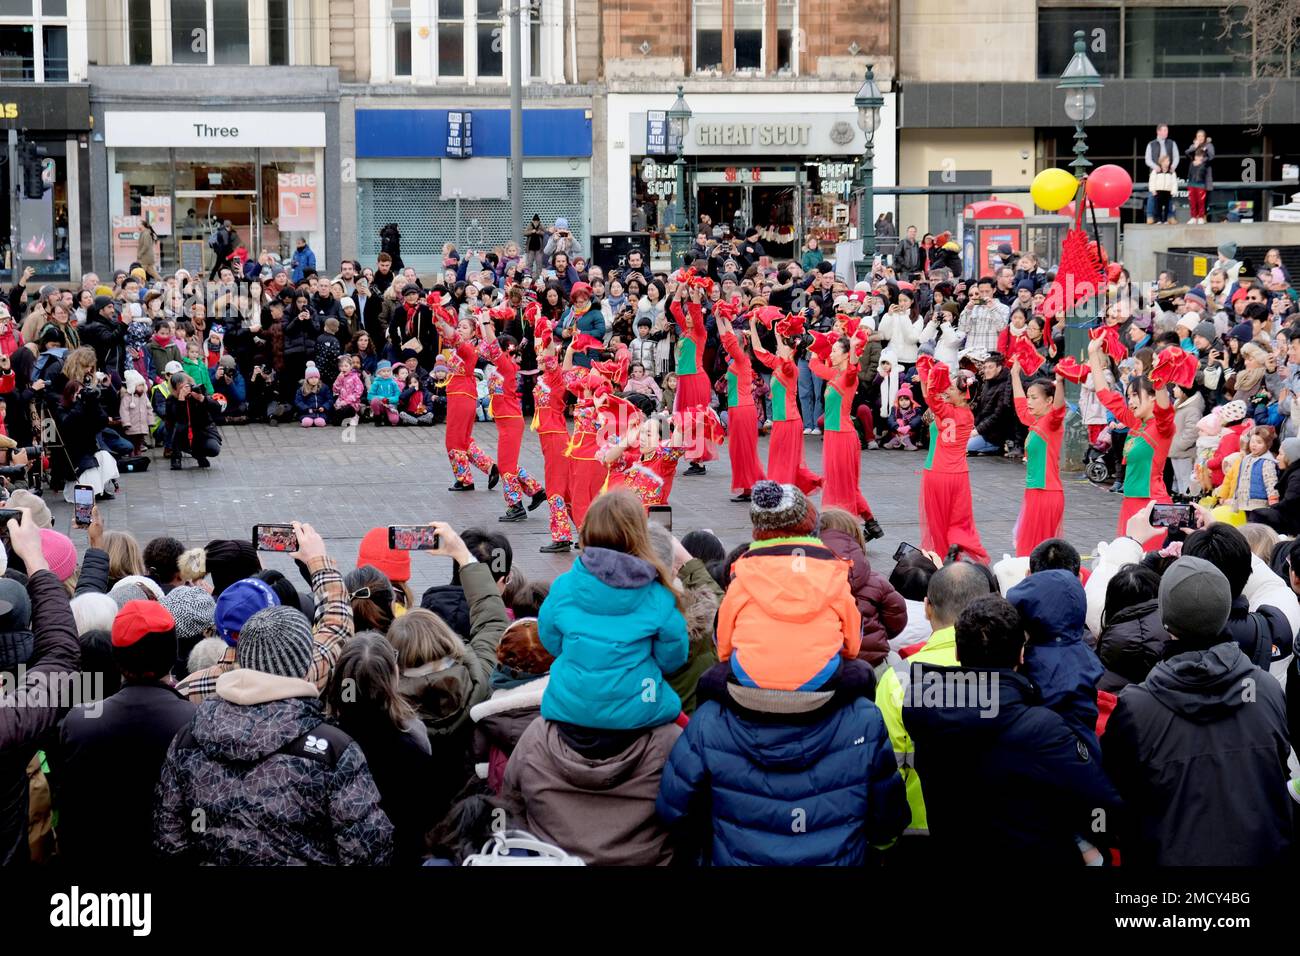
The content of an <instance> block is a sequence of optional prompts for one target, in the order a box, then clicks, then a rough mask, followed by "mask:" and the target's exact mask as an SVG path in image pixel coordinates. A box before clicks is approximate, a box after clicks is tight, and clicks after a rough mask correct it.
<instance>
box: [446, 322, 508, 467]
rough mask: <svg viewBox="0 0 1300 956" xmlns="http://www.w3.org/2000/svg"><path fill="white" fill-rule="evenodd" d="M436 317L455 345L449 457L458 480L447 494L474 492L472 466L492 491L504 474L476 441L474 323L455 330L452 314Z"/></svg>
mask: <svg viewBox="0 0 1300 956" xmlns="http://www.w3.org/2000/svg"><path fill="white" fill-rule="evenodd" d="M434 314H435V315H437V316H438V317H439V319H440V321H439V322H438V331H439V332H440V333H441V335H442V337H443V341H444V342H447V343H449V344H451V345H452V347H453V351H452V353H451V355H449V356H448V357H447V365H448V367H449V368H450V369H451V377H450V378H449V379H448V380H447V435H446V442H447V457H448V458H449V459H451V473H452V476H453V477H454V479H455V482H454V484H452V486H451V487H450V488H448V489H447V490H448V491H473V490H474V473H473V472H472V471H471V470H470V465H473V466H474V467H475V468H477V469H479V470H480V471H481V472H483V473H484V474H485V475H487V476H488V488H489V490H490V489H492V488H495V487H496V486H497V482H498V481H500V480H501V472H500V471H499V470H498V469H497V466H496V465H494V464H493V463H492V459H491V458H489V457H488V456H487V454H486V453H484V451H483V449H481V448H479V446H478V443H477V442H475V441H474V409H475V408H477V407H478V382H477V380H476V379H475V378H474V368H475V366H476V365H477V364H478V350H477V349H476V348H475V347H474V323H473V322H472V321H471V320H469V319H461V320H460V321H459V322H457V323H456V327H455V328H452V326H451V324H450V323H449V322H447V321H446V319H447V318H450V314H449V313H447V312H446V310H444V309H442V308H441V307H440V306H439V307H436V308H435V310H434Z"/></svg>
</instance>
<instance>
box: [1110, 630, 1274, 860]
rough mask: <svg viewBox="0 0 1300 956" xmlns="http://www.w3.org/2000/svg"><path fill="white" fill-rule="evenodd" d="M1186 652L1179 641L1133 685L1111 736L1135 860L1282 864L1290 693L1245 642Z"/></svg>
mask: <svg viewBox="0 0 1300 956" xmlns="http://www.w3.org/2000/svg"><path fill="white" fill-rule="evenodd" d="M1178 647H1179V645H1178V642H1177V641H1171V642H1170V644H1169V647H1168V648H1167V649H1166V659H1165V660H1163V661H1161V662H1160V663H1159V664H1157V665H1156V666H1155V668H1154V669H1153V670H1152V671H1151V673H1150V674H1149V675H1148V676H1147V679H1146V680H1145V681H1143V682H1142V683H1141V684H1132V685H1130V686H1128V687H1126V688H1124V691H1123V692H1122V693H1121V694H1120V695H1119V703H1118V704H1117V705H1116V706H1115V710H1114V712H1113V713H1112V714H1111V715H1110V720H1109V722H1108V723H1107V725H1106V734H1105V736H1104V737H1103V738H1102V739H1103V741H1104V742H1105V747H1104V757H1105V766H1106V772H1107V773H1108V774H1109V775H1110V778H1111V780H1113V781H1114V782H1115V786H1116V787H1117V788H1118V789H1119V792H1120V793H1121V794H1122V795H1123V797H1124V803H1125V813H1124V815H1123V817H1122V825H1121V827H1120V839H1121V846H1122V848H1123V853H1124V862H1125V863H1126V864H1129V863H1132V864H1136V865H1138V866H1267V865H1269V864H1274V863H1279V862H1282V861H1284V860H1286V859H1287V858H1288V857H1289V851H1290V847H1291V841H1292V829H1293V827H1292V811H1293V810H1294V809H1295V806H1294V804H1293V803H1292V801H1291V798H1290V797H1289V796H1288V795H1287V778H1288V776H1289V774H1288V771H1287V757H1288V755H1289V754H1290V752H1291V746H1290V743H1289V742H1288V740H1287V722H1286V701H1285V695H1284V693H1283V691H1282V688H1281V686H1280V685H1279V684H1278V682H1277V681H1276V680H1273V679H1272V678H1270V677H1268V676H1266V672H1265V671H1262V670H1260V669H1259V668H1258V667H1256V666H1254V665H1253V664H1252V663H1251V662H1250V659H1249V658H1248V657H1247V656H1246V655H1245V654H1244V653H1242V651H1241V648H1239V647H1238V646H1237V645H1235V644H1232V643H1226V642H1225V643H1223V644H1218V645H1215V646H1214V647H1211V648H1209V649H1208V650H1193V651H1187V652H1184V653H1181V654H1180V653H1177V650H1178ZM1168 651H1174V653H1173V654H1169V653H1168ZM1246 687H1248V688H1250V690H1251V693H1243V688H1246Z"/></svg>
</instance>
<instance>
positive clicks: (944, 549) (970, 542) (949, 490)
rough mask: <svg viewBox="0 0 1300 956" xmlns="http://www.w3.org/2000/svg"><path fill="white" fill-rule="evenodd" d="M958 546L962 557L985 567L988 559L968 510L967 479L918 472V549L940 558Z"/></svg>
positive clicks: (972, 513)
mask: <svg viewBox="0 0 1300 956" xmlns="http://www.w3.org/2000/svg"><path fill="white" fill-rule="evenodd" d="M954 544H955V545H959V546H960V547H961V550H962V555H963V556H965V555H969V556H970V557H972V558H974V559H975V560H976V561H981V562H984V563H988V560H989V555H988V552H987V551H985V550H984V545H982V544H980V533H979V531H978V530H976V528H975V512H974V508H973V507H972V506H971V498H970V475H969V474H968V473H966V472H958V473H957V474H949V473H947V472H939V471H926V470H924V469H922V471H921V547H922V548H924V549H925V550H926V551H933V552H935V553H936V554H938V555H939V557H941V558H946V557H947V556H948V549H949V548H950V547H952V546H953V545H954Z"/></svg>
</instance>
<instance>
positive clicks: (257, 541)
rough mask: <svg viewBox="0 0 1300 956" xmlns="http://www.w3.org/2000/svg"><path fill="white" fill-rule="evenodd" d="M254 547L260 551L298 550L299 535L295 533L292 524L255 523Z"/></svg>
mask: <svg viewBox="0 0 1300 956" xmlns="http://www.w3.org/2000/svg"><path fill="white" fill-rule="evenodd" d="M253 547H255V548H257V550H258V551H278V552H280V553H287V552H290V551H297V550H298V536H297V535H296V534H294V533H293V525H291V524H258V525H253Z"/></svg>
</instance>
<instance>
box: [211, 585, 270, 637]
mask: <svg viewBox="0 0 1300 956" xmlns="http://www.w3.org/2000/svg"><path fill="white" fill-rule="evenodd" d="M279 604H280V599H279V598H278V597H276V594H275V592H274V591H273V590H271V586H270V585H269V584H267V583H266V582H265V581H259V580H258V579H257V578H244V579H243V580H241V581H236V582H235V583H234V584H232V585H230V587H228V588H226V589H225V590H224V591H222V592H221V596H220V597H219V598H217V613H216V624H217V633H218V634H219V635H221V639H222V640H223V641H225V642H226V643H227V644H228V645H230V646H231V647H234V646H235V644H236V643H237V642H238V640H239V637H238V635H239V632H240V631H241V630H243V627H244V622H246V621H247V620H248V619H249V618H250V617H252V616H253V615H254V614H256V613H257V612H258V611H261V610H264V609H266V608H268V607H277V606H279Z"/></svg>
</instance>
